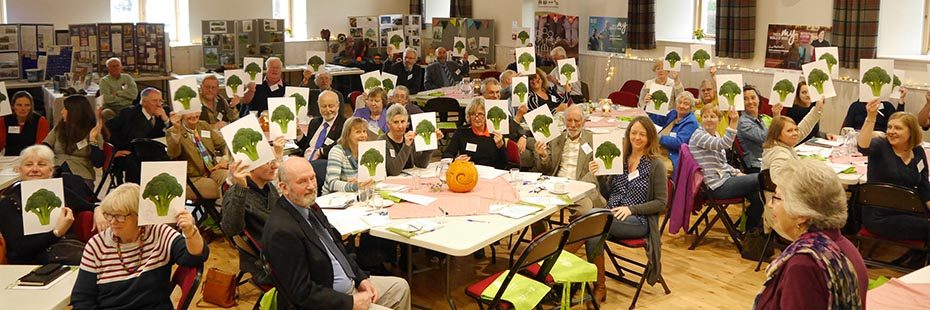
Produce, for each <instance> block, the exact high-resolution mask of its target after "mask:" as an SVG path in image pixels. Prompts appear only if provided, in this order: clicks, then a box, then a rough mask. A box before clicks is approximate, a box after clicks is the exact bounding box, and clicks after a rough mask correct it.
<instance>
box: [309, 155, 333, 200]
mask: <svg viewBox="0 0 930 310" xmlns="http://www.w3.org/2000/svg"><path fill="white" fill-rule="evenodd" d="M328 163H329V160H326V159H317V160H313V161H310V166H313V172H314V173H316V188H317V195H319V194H320V193H322V192H323V190H322V188H323V183H324V182H323V181H325V180H326V165H327V164H328Z"/></svg>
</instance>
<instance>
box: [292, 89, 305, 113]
mask: <svg viewBox="0 0 930 310" xmlns="http://www.w3.org/2000/svg"><path fill="white" fill-rule="evenodd" d="M291 97H294V108H296V109H297V111H296V112H298V113H300V109H303V107H305V106H307V99H304V95H301V94H300V93H293V94H291Z"/></svg>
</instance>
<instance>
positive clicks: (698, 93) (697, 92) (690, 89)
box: [685, 87, 701, 100]
mask: <svg viewBox="0 0 930 310" xmlns="http://www.w3.org/2000/svg"><path fill="white" fill-rule="evenodd" d="M685 90H686V91H688V92H689V93H691V95H694V98H695V99H698V100H700V99H701V91H700V90H699V89H697V88H694V87H688V88H685Z"/></svg>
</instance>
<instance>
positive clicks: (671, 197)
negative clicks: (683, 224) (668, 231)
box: [659, 179, 675, 232]
mask: <svg viewBox="0 0 930 310" xmlns="http://www.w3.org/2000/svg"><path fill="white" fill-rule="evenodd" d="M667 184H668V185H667V186H668V201H666V202H665V219H663V220H662V226H661V227H659V231H660V232H662V231H665V226H668V220H669V218H670V217H671V216H670V214H671V212H672V202H673V201H675V182H672V179H668V183H667Z"/></svg>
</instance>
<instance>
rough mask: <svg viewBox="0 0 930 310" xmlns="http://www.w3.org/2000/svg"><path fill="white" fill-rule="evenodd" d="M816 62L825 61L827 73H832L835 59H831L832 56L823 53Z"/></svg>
mask: <svg viewBox="0 0 930 310" xmlns="http://www.w3.org/2000/svg"><path fill="white" fill-rule="evenodd" d="M817 60H826V61H827V71H830V72H833V66H834V65H836V62H837V61H836V57H833V54H830V53H823V55H820V57H818V58H817Z"/></svg>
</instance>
